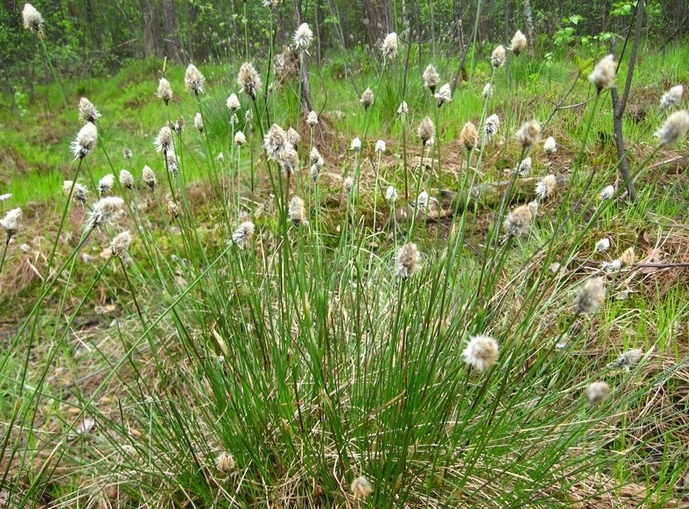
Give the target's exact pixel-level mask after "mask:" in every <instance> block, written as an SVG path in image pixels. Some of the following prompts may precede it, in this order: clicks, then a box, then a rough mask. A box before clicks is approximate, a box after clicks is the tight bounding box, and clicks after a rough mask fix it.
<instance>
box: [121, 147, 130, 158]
mask: <svg viewBox="0 0 689 509" xmlns="http://www.w3.org/2000/svg"><path fill="white" fill-rule="evenodd" d="M122 155H123V156H124V158H125V159H131V158H132V151H131V149H130V148H129V147H124V148H123V149H122Z"/></svg>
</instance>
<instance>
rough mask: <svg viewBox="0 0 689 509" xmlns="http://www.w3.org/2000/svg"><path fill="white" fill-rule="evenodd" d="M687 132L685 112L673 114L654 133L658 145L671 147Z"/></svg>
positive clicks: (687, 122)
mask: <svg viewBox="0 0 689 509" xmlns="http://www.w3.org/2000/svg"><path fill="white" fill-rule="evenodd" d="M688 130H689V113H687V111H686V110H680V111H676V112H674V113H673V114H672V115H670V116H669V117H668V119H667V120H666V121H665V123H664V124H663V126H662V127H661V128H660V129H658V130H657V131H656V132H655V137H656V138H658V145H660V146H662V145H672V144H673V143H676V142H678V141H679V140H680V139H682V138H683V137H684V135H685V134H687V131H688Z"/></svg>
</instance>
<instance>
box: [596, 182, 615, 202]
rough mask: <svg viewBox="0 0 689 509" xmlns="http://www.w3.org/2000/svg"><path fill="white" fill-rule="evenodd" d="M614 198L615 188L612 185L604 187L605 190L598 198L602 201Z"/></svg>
mask: <svg viewBox="0 0 689 509" xmlns="http://www.w3.org/2000/svg"><path fill="white" fill-rule="evenodd" d="M613 196H615V186H612V185H610V186H606V187H604V188H603V190H602V191H601V192H600V193H598V198H600V199H601V200H609V199H610V198H612V197H613Z"/></svg>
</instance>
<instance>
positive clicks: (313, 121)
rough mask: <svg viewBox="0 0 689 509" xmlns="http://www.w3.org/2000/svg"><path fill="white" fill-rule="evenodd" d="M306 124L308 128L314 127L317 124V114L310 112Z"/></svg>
mask: <svg viewBox="0 0 689 509" xmlns="http://www.w3.org/2000/svg"><path fill="white" fill-rule="evenodd" d="M306 124H307V125H308V126H310V127H314V126H315V125H316V124H318V113H316V112H315V111H310V112H309V114H308V115H307V116H306Z"/></svg>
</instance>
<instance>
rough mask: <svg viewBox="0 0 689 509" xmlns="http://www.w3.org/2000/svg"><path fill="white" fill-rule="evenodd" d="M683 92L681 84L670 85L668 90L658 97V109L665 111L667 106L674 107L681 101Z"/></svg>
mask: <svg viewBox="0 0 689 509" xmlns="http://www.w3.org/2000/svg"><path fill="white" fill-rule="evenodd" d="M683 93H684V87H683V86H682V85H677V86H675V87H672V88H671V89H670V90H668V91H667V92H665V94H663V97H662V98H661V99H660V111H665V110H666V109H668V108H676V107H677V106H679V105H680V103H681V102H682V94H683Z"/></svg>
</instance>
